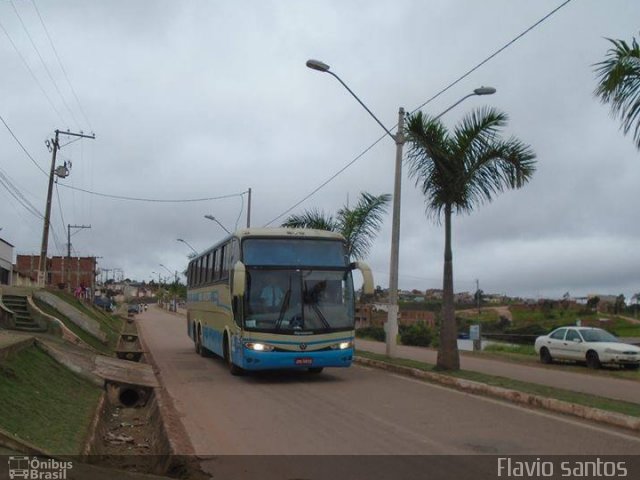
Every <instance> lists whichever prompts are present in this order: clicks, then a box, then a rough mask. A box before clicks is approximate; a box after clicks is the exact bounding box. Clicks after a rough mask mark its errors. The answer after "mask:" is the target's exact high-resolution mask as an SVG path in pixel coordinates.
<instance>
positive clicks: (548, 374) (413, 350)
mask: <svg viewBox="0 0 640 480" xmlns="http://www.w3.org/2000/svg"><path fill="white" fill-rule="evenodd" d="M356 350H363V351H367V352H372V353H378V354H384V353H385V344H384V343H382V342H374V341H370V340H363V339H360V338H358V339H356ZM398 357H400V358H406V359H410V360H416V361H419V362H423V363H428V364H431V365H435V363H436V359H437V351H436V350H433V349H430V348H423V347H407V346H404V345H398ZM460 368H462V369H463V370H470V371H474V372H480V373H485V374H487V375H495V376H499V377H505V378H511V379H513V380H520V381H523V382H529V383H535V384H538V385H546V386H549V387H554V388H562V389H564V390H571V391H574V392H581V393H587V394H590V395H597V396H599V397H605V398H612V399H616V400H623V401H626V402H631V403H638V404H640V374H638V380H639V381H634V380H625V379H617V378H607V377H604V376H601V375H589V374H588V373H584V374H583V373H575V372H567V371H562V369H563V365H550V366H543V365H540V366H531V365H523V364H518V363H513V362H508V361H501V360H495V359H484V358H477V357H475V356H471V355H465V354H464V353H461V355H460ZM585 368H586V367H585Z"/></svg>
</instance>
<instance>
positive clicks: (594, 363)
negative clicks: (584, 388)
mask: <svg viewBox="0 0 640 480" xmlns="http://www.w3.org/2000/svg"><path fill="white" fill-rule="evenodd" d="M600 366H601V364H600V357H598V354H597V353H596V352H594V351H593V350H589V351H588V352H587V367H588V368H593V369H594V370H595V369H598V368H600Z"/></svg>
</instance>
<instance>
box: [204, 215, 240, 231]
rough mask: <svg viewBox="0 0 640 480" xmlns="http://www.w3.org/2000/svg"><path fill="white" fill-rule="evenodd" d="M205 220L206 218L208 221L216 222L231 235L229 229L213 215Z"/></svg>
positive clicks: (207, 216)
mask: <svg viewBox="0 0 640 480" xmlns="http://www.w3.org/2000/svg"><path fill="white" fill-rule="evenodd" d="M204 218H206V219H207V220H212V221H214V222H216V223H217V224H218V225H220V228H222V229H223V230H224V231H225V232H227V233H228V234H229V235H231V232H230V231H229V230H228V229H227V227H225V226H224V225H223V224H221V223H220V221H219V220H218V219H217V218H216V217H214V216H213V215H205V216H204ZM247 222H248V221H247Z"/></svg>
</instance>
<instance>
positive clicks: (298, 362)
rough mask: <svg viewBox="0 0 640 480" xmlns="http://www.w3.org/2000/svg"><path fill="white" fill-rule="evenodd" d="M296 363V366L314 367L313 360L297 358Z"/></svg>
mask: <svg viewBox="0 0 640 480" xmlns="http://www.w3.org/2000/svg"><path fill="white" fill-rule="evenodd" d="M295 363H296V365H313V358H308V357H303V358H296V360H295Z"/></svg>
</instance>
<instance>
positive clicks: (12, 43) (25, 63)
mask: <svg viewBox="0 0 640 480" xmlns="http://www.w3.org/2000/svg"><path fill="white" fill-rule="evenodd" d="M0 29H2V31H3V32H4V34H5V35H6V36H7V38H8V39H9V43H11V46H12V47H13V49H14V50H15V51H16V53H17V54H18V56H19V57H20V59H21V60H22V63H24V66H25V67H27V70H29V73H30V74H31V77H33V80H34V81H35V82H36V84H37V85H38V87H39V88H40V91H41V92H42V94H43V95H44V96H45V98H46V99H47V102H49V106H50V107H51V108H52V110H53V111H54V112H55V114H56V116H57V117H58V120H60V122H62V123H65V122H64V119H63V118H62V114H61V113H60V111H59V110H58V109H57V108H56V106H55V104H54V103H53V101H52V100H51V97H50V96H49V94H48V93H47V91H46V90H45V89H44V87H43V86H42V83H40V80H38V77H36V74H35V73H34V72H33V70H32V68H31V66H30V65H29V63H27V60H26V59H25V58H24V56H23V55H22V52H20V50H19V49H18V47H17V46H16V44H15V43H14V42H13V39H12V38H11V36H10V35H9V32H7V29H6V28H4V25H3V24H2V22H1V21H0Z"/></svg>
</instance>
